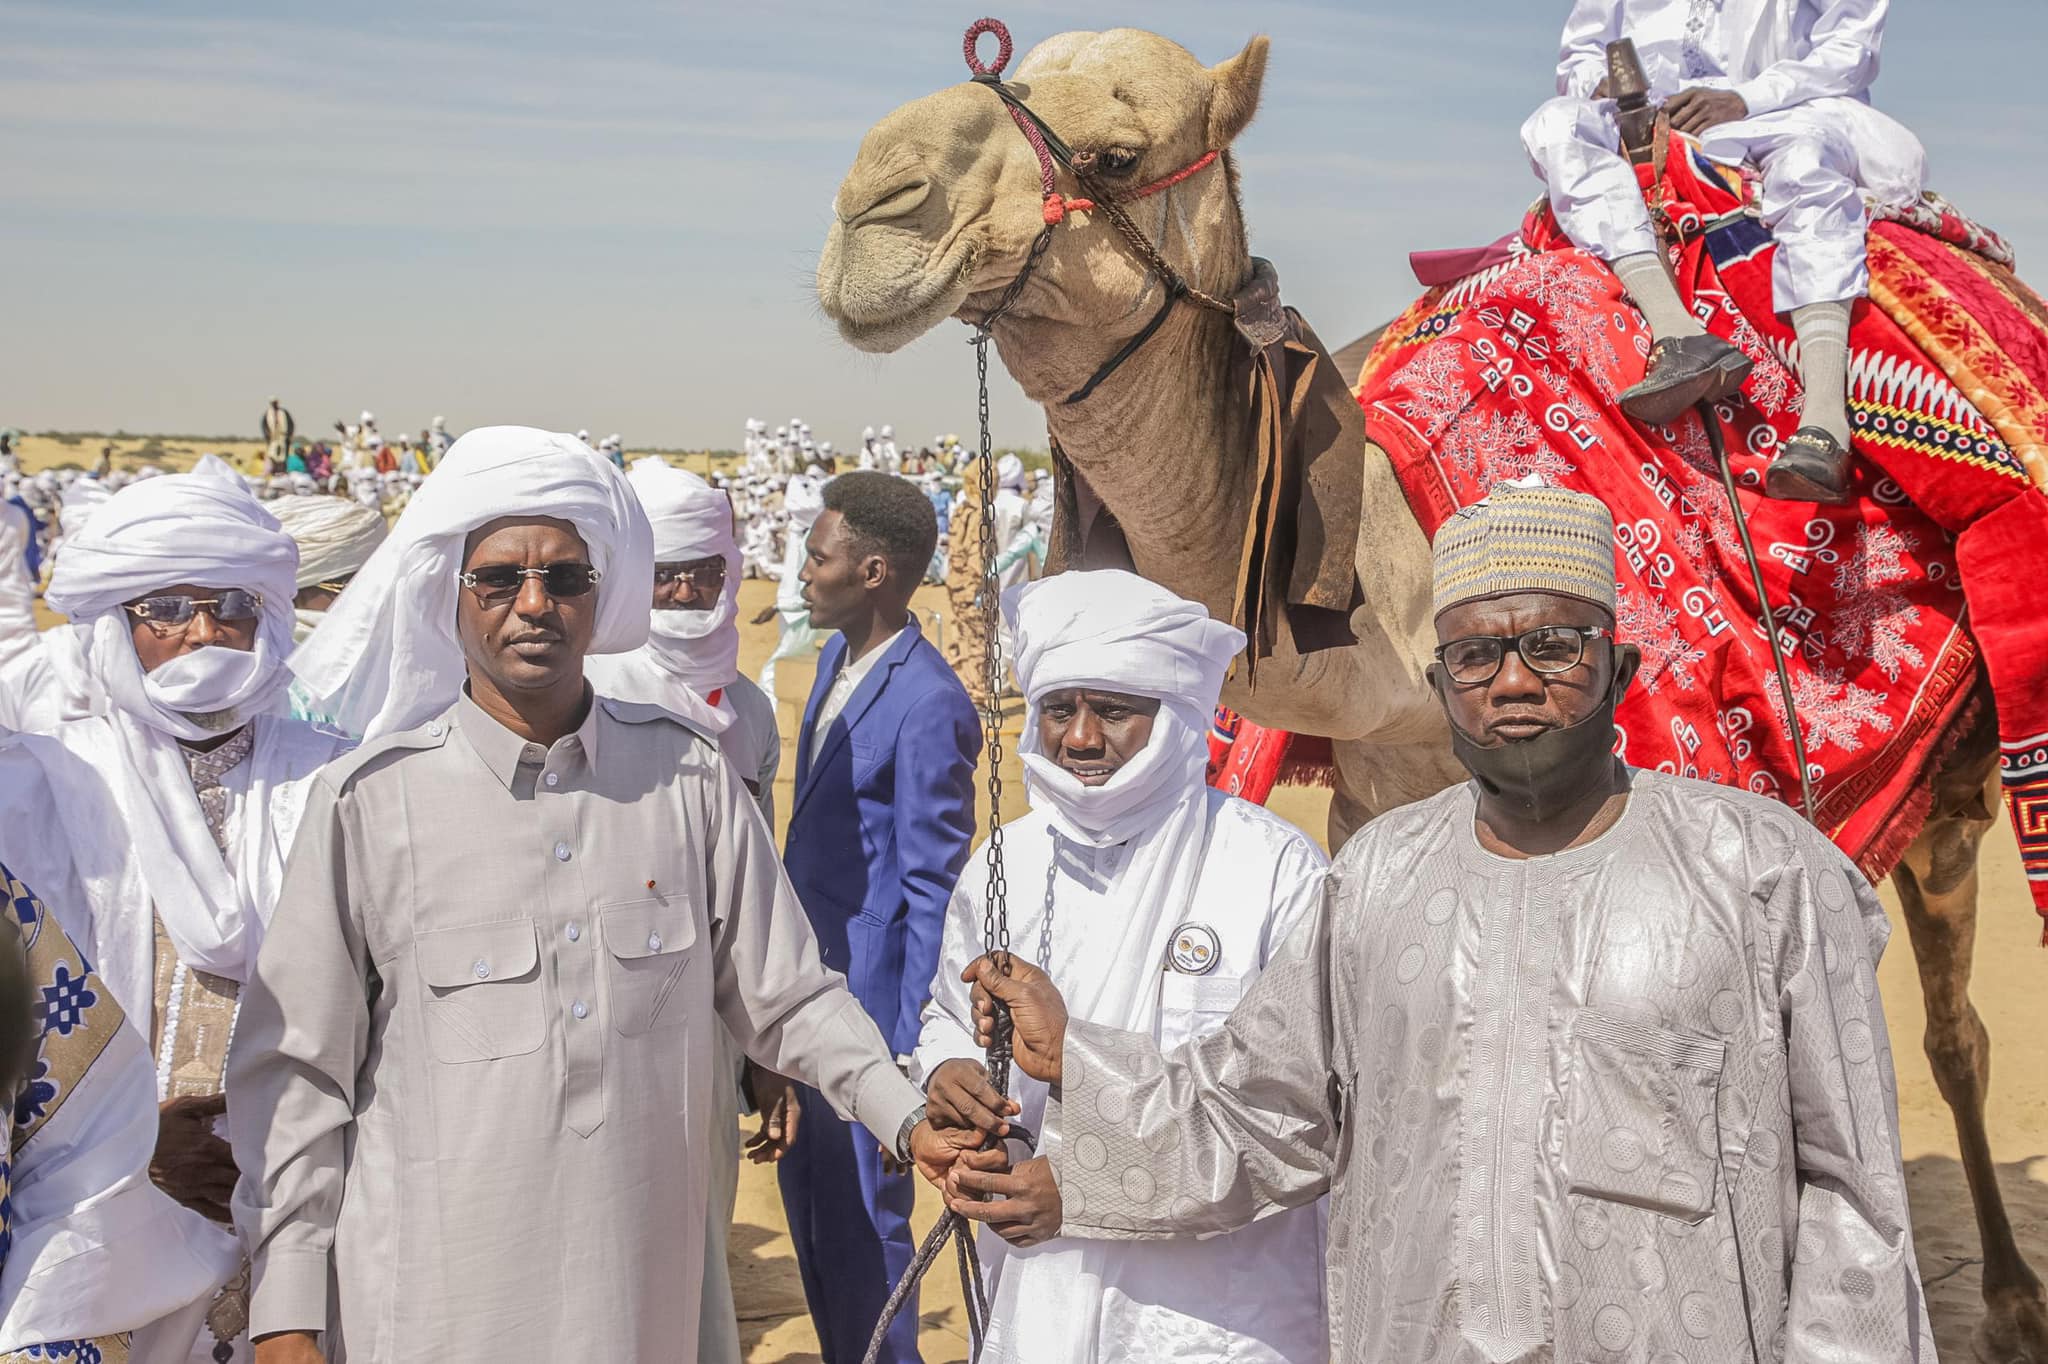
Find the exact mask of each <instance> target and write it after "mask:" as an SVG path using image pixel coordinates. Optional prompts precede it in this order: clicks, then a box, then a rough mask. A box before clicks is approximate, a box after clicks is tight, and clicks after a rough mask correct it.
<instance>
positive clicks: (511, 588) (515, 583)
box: [455, 563, 604, 605]
mask: <svg viewBox="0 0 2048 1364" xmlns="http://www.w3.org/2000/svg"><path fill="white" fill-rule="evenodd" d="M603 576H604V575H603V574H602V573H600V572H598V571H597V570H596V569H595V568H592V567H591V566H590V565H589V564H579V563H560V564H542V565H541V566H540V567H538V568H521V567H520V566H519V565H518V564H485V565H484V566H483V567H482V568H472V569H470V570H469V571H468V572H466V573H458V574H456V575H455V580H456V581H457V582H459V583H461V584H462V585H463V586H464V587H466V588H468V589H469V590H470V591H471V592H474V593H475V594H476V599H477V600H478V601H480V602H483V603H485V604H486V605H492V604H496V603H498V602H508V601H510V600H512V599H513V598H514V597H516V596H518V595H519V589H520V588H521V587H522V586H524V585H525V583H526V580H527V579H528V578H538V579H540V586H541V590H542V591H543V592H546V593H547V594H548V596H550V597H552V598H554V599H555V600H557V601H562V600H565V599H567V598H569V597H580V596H582V595H583V594H584V593H586V592H588V591H590V590H591V589H592V588H594V587H596V586H597V583H598V579H600V578H602V577H603Z"/></svg>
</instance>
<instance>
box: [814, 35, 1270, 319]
mask: <svg viewBox="0 0 2048 1364" xmlns="http://www.w3.org/2000/svg"><path fill="white" fill-rule="evenodd" d="M1266 49H1267V41H1266V39H1265V38H1263V37H1259V38H1254V39H1252V41H1251V42H1250V43H1249V44H1248V45H1247V46H1246V47H1245V49H1244V51H1242V52H1240V53H1238V54H1237V55H1236V56H1235V57H1232V58H1230V59H1229V60H1227V61H1225V62H1222V63H1220V64H1218V65H1216V66H1204V65H1202V63H1200V62H1199V61H1197V60H1195V58H1194V55H1193V54H1192V53H1190V52H1188V50H1187V49H1186V48H1183V47H1181V46H1180V45H1179V44H1177V43H1173V42H1169V41H1168V40H1166V39H1165V38H1161V37H1160V36H1158V35H1157V34H1154V33H1146V32H1143V31H1141V30H1139V29H1129V28H1121V29H1112V30H1110V31H1108V32H1106V33H1063V34H1061V35H1060V36H1058V37H1056V38H1049V39H1047V40H1046V41H1045V42H1043V43H1040V44H1039V45H1038V46H1037V47H1036V48H1034V49H1033V50H1032V51H1031V52H1030V54H1029V55H1027V56H1026V57H1025V58H1024V61H1023V63H1022V64H1021V65H1020V66H1019V67H1018V68H1017V69H1016V71H1015V73H1014V76H1015V79H1014V81H1013V84H1014V85H1015V87H1016V89H1017V91H1018V93H1019V94H1020V95H1021V96H1022V97H1023V98H1024V100H1025V102H1026V103H1028V104H1029V105H1030V106H1031V108H1032V110H1033V112H1035V113H1036V114H1037V115H1038V116H1039V117H1040V118H1041V119H1043V120H1045V122H1046V124H1047V125H1048V126H1050V127H1051V128H1052V129H1053V130H1054V131H1055V132H1057V133H1058V134H1059V135H1060V137H1061V138H1062V139H1064V140H1065V141H1066V143H1067V145H1068V146H1069V147H1071V148H1072V149H1073V150H1074V152H1075V153H1076V154H1077V155H1079V154H1083V153H1094V154H1095V156H1096V163H1095V164H1096V169H1095V172H1094V174H1095V177H1096V179H1097V180H1098V181H1099V182H1100V183H1102V184H1104V185H1107V186H1111V187H1122V188H1125V189H1127V190H1135V189H1137V188H1139V187H1140V186H1143V185H1147V184H1150V183H1152V182H1153V181H1155V180H1158V179H1160V178H1161V177H1163V176H1167V175H1170V174H1172V173H1173V172H1174V171H1176V170H1179V169H1180V168H1182V167H1184V166H1186V165H1188V164H1189V163H1190V162H1192V161H1194V160H1195V159H1196V158H1198V157H1200V156H1201V155H1202V154H1203V153H1204V152H1207V151H1211V150H1217V151H1221V150H1223V149H1226V148H1228V147H1229V146H1230V144H1231V142H1232V141H1233V140H1234V139H1235V138H1236V137H1237V135H1238V134H1239V133H1241V132H1243V131H1244V128H1245V125H1246V124H1248V123H1250V122H1251V119H1252V115H1253V114H1254V113H1255V112H1256V111H1257V109H1258V104H1259V87H1260V85H1261V83H1262V82H1263V80H1264V78H1265V74H1266ZM1059 178H1060V185H1059V188H1060V190H1061V192H1062V193H1064V194H1067V195H1074V194H1076V193H1077V192H1078V190H1077V187H1076V186H1075V185H1074V183H1073V181H1072V179H1071V177H1070V176H1069V175H1068V174H1067V173H1066V172H1065V171H1064V170H1063V171H1061V172H1060V177H1059ZM832 208H833V214H834V220H833V223H832V227H831V230H830V231H829V232H828V233H827V234H826V237H825V251H824V255H823V256H822V258H821V259H820V260H819V262H818V300H819V302H820V303H821V304H823V305H824V309H825V312H826V314H827V315H828V316H830V317H831V318H832V319H833V321H835V322H837V323H838V324H839V330H840V333H841V334H842V335H844V336H845V337H846V339H847V340H848V341H851V342H852V343H853V344H854V345H856V346H858V347H860V348H861V349H862V350H867V351H892V350H896V349H898V348H899V347H902V346H904V345H907V344H909V343H910V342H911V341H914V340H916V339H917V338H918V337H919V336H921V335H923V334H924V333H925V332H927V331H929V330H930V329H931V328H933V327H934V326H936V325H938V323H939V322H941V321H942V320H944V319H945V318H947V317H950V316H953V315H954V314H956V313H962V314H965V315H968V316H970V317H978V316H980V315H982V314H984V313H985V312H986V311H987V310H988V309H990V308H992V307H993V306H994V304H995V301H996V299H997V297H998V295H999V294H1000V293H1001V292H1002V289H1003V287H1004V286H1005V285H1007V284H1008V283H1010V281H1011V280H1013V279H1014V278H1016V276H1017V274H1018V272H1019V271H1021V270H1022V269H1023V267H1024V261H1025V257H1026V254H1027V253H1028V252H1029V250H1030V247H1031V243H1032V240H1033V239H1034V238H1035V237H1037V236H1038V234H1039V232H1040V230H1041V229H1042V228H1043V227H1044V225H1045V219H1044V216H1043V212H1042V207H1041V198H1040V184H1039V165H1038V158H1037V157H1036V156H1035V155H1034V154H1033V152H1032V150H1031V146H1030V144H1029V143H1028V142H1027V141H1026V140H1025V138H1024V135H1023V133H1021V132H1020V131H1019V130H1018V128H1017V126H1016V124H1015V123H1013V122H1012V121H1011V119H1010V114H1009V111H1008V108H1007V106H1005V105H1004V103H1003V101H1002V100H1001V99H1000V98H998V97H997V95H996V93H995V92H994V91H993V90H989V89H985V88H983V87H982V86H980V85H976V84H972V83H968V82H963V83H961V84H959V85H956V86H953V87H951V88H949V89H946V90H941V91H940V92H939V93H937V94H935V95H927V96H926V97H925V98H923V99H920V100H916V101H914V102H912V103H910V104H906V105H904V106H903V107H902V108H901V109H898V110H897V111H896V112H895V113H893V114H890V115H889V116H888V117H887V118H885V119H883V120H882V121H881V122H880V123H878V124H876V125H875V126H874V128H873V129H871V130H870V131H869V132H868V135H867V137H866V138H865V139H864V140H863V141H862V142H861V147H860V155H859V156H857V157H856V158H855V159H854V163H853V169H852V170H850V171H848V172H847V175H846V179H845V181H844V182H843V183H841V185H840V186H839V194H838V197H837V198H836V199H835V200H834V201H833V205H832ZM1131 211H1132V214H1133V217H1134V218H1135V219H1136V221H1137V223H1138V225H1139V227H1140V228H1141V229H1143V230H1144V231H1145V232H1146V233H1147V234H1148V235H1149V236H1151V237H1152V238H1153V239H1154V240H1155V241H1157V242H1158V243H1159V245H1160V248H1161V250H1162V251H1163V252H1164V253H1165V254H1166V256H1167V258H1168V259H1169V260H1171V261H1172V262H1173V263H1174V265H1175V266H1176V268H1178V269H1180V270H1181V271H1182V273H1184V274H1185V275H1186V276H1187V277H1188V280H1189V282H1190V283H1192V284H1194V285H1196V286H1197V287H1199V288H1204V289H1207V290H1210V291H1212V292H1217V291H1223V292H1227V291H1228V290H1230V289H1232V288H1234V287H1235V286H1236V285H1237V284H1238V283H1239V276H1240V274H1241V272H1242V270H1243V265H1244V262H1243V256H1244V240H1243V237H1244V234H1243V223H1242V219H1241V217H1240V215H1239V213H1238V210H1237V203H1236V194H1235V186H1234V185H1233V184H1232V172H1231V170H1230V168H1229V164H1228V160H1227V158H1225V159H1219V161H1218V162H1217V163H1216V164H1215V165H1214V166H1212V167H1211V168H1210V169H1208V170H1205V171H1203V172H1201V173H1200V174H1198V175H1195V176H1192V177H1190V178H1189V179H1188V180H1187V181H1186V182H1185V183H1184V184H1182V185H1180V186H1179V187H1177V188H1175V189H1174V190H1173V191H1172V192H1171V193H1170V194H1161V195H1157V196H1155V197H1153V198H1151V199H1147V200H1145V201H1143V202H1142V203H1140V204H1134V205H1132V206H1131ZM1144 285H1145V270H1144V267H1143V266H1142V265H1141V264H1140V263H1139V262H1138V261H1137V259H1136V258H1135V257H1134V256H1133V255H1132V254H1131V253H1130V252H1129V250H1128V249H1126V248H1124V247H1123V246H1122V245H1120V244H1119V242H1118V240H1117V238H1116V233H1115V229H1114V228H1113V227H1112V226H1111V225H1110V224H1109V222H1108V221H1107V220H1106V219H1105V217H1104V215H1102V214H1099V213H1091V214H1075V215H1072V216H1070V217H1069V218H1068V219H1067V221H1066V222H1065V223H1064V224H1063V225H1062V226H1061V227H1059V228H1058V229H1057V230H1056V231H1055V232H1054V234H1053V241H1052V244H1051V247H1050V249H1049V250H1048V251H1047V252H1046V255H1045V258H1044V259H1043V260H1042V261H1041V262H1040V264H1039V266H1038V269H1037V272H1036V274H1035V276H1034V278H1033V281H1032V284H1031V286H1030V287H1029V288H1027V289H1026V290H1025V291H1024V294H1023V296H1022V297H1021V298H1020V299H1019V300H1018V302H1017V305H1016V315H1017V316H1020V317H1025V316H1036V317H1041V318H1050V319H1054V320H1071V321H1074V322H1080V323H1088V324H1093V325H1098V326H1108V327H1114V325H1115V324H1116V322H1117V320H1118V319H1120V318H1123V317H1125V316H1127V315H1133V314H1136V315H1137V320H1138V321H1140V322H1141V321H1142V314H1139V313H1138V310H1139V309H1141V308H1145V307H1146V306H1147V305H1146V304H1145V301H1144V294H1145V287H1144ZM1156 303H1157V300H1156V297H1155V298H1154V299H1153V301H1152V304H1151V306H1156ZM1135 325H1136V322H1134V323H1133V324H1132V326H1133V327H1135Z"/></svg>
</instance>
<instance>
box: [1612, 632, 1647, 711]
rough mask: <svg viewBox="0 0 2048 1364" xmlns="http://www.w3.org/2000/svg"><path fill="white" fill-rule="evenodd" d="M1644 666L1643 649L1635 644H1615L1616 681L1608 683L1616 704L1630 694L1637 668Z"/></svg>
mask: <svg viewBox="0 0 2048 1364" xmlns="http://www.w3.org/2000/svg"><path fill="white" fill-rule="evenodd" d="M1642 666H1643V651H1642V650H1641V649H1638V648H1637V647H1636V646H1635V645H1633V644H1617V645H1615V646H1614V681H1613V682H1612V683H1610V684H1609V685H1608V689H1607V694H1608V696H1610V697H1612V698H1613V700H1614V704H1615V705H1617V706H1618V705H1620V704H1621V698H1622V697H1624V696H1626V695H1628V689H1629V684H1630V683H1632V682H1634V681H1635V680H1636V670H1637V669H1639V668H1641V667H1642Z"/></svg>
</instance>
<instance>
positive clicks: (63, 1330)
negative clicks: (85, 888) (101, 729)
mask: <svg viewBox="0 0 2048 1364" xmlns="http://www.w3.org/2000/svg"><path fill="white" fill-rule="evenodd" d="M50 799H51V796H50V790H49V786H48V784H47V783H46V781H45V780H44V778H43V774H42V770H41V768H40V767H39V766H38V764H37V763H36V761H35V759H34V758H32V757H30V756H29V755H28V754H26V753H24V752H23V751H22V750H21V749H20V748H19V747H11V748H10V747H4V746H0V828H4V829H12V828H15V827H17V826H16V823H15V821H16V820H17V819H19V818H27V819H31V820H32V819H33V818H34V816H33V814H30V813H27V812H32V811H34V810H36V809H37V808H38V807H39V806H46V805H47V804H48V803H49V802H50ZM14 842H15V839H14V837H13V836H12V835H11V834H0V858H4V859H11V858H12V857H13V855H14V849H13V845H14ZM45 860H46V861H47V862H51V863H52V864H53V865H54V861H55V860H54V859H45ZM0 885H4V887H5V889H6V892H7V899H6V901H5V903H4V904H0V1070H4V1072H5V1073H4V1074H0V1088H4V1092H6V1093H7V1094H8V1095H10V1096H11V1099H10V1102H9V1104H8V1109H7V1112H8V1115H9V1120H8V1123H7V1142H6V1147H5V1152H4V1158H0V1190H4V1193H5V1196H4V1197H0V1359H6V1360H10V1361H17V1360H18V1361H27V1360H59V1359H64V1360H73V1361H80V1362H81V1364H90V1362H91V1361H95V1360H100V1361H106V1362H107V1364H113V1362H114V1361H127V1364H145V1361H173V1362H174V1364H175V1362H177V1361H183V1360H184V1359H185V1358H186V1357H187V1355H188V1353H189V1352H190V1350H191V1347H192V1338H193V1330H194V1329H196V1327H197V1326H198V1323H197V1322H196V1321H180V1320H178V1318H179V1316H180V1314H181V1313H182V1311H183V1309H184V1308H185V1307H186V1306H187V1305H188V1304H190V1303H193V1302H198V1301H203V1300H206V1299H208V1298H211V1297H212V1295H213V1293H214V1291H215V1290H216V1289H218V1288H219V1287H220V1285H221V1284H222V1283H223V1282H225V1281H226V1279H227V1277H228V1275H229V1274H230V1273H231V1272H233V1270H234V1268H235V1259H236V1257H235V1254H234V1248H233V1245H232V1244H231V1243H225V1242H223V1241H222V1240H221V1238H220V1237H219V1235H218V1234H217V1233H216V1232H215V1231H214V1230H213V1229H212V1228H210V1227H209V1226H208V1225H207V1223H206V1220H205V1219H204V1218H202V1217H201V1216H200V1215H199V1214H198V1213H196V1212H193V1211H191V1210H189V1209H186V1208H181V1207H179V1206H178V1204H177V1203H175V1202H174V1201H172V1200H171V1198H170V1197H169V1196H168V1195H166V1194H165V1193H164V1192H163V1191H162V1190H161V1189H159V1188H157V1187H156V1186H155V1185H154V1184H152V1183H150V1178H149V1165H150V1159H151V1157H152V1155H153V1154H154V1151H155V1148H156V1140H157V1107H156V1082H155V1075H154V1070H155V1068H154V1067H153V1066H152V1065H151V1064H150V1058H149V1051H148V1049H147V1048H146V1047H145V1046H144V1045H143V1042H142V1038H141V1037H140V1036H139V1035H138V1034H137V1033H136V1031H135V1030H134V1029H133V1028H130V1027H128V1026H127V1025H126V1020H125V1019H124V1018H123V1016H122V1012H121V1006H120V1004H119V1003H117V1002H116V1001H115V999H114V996H113V992H112V991H110V990H108V989H107V987H106V984H105V982H104V981H102V980H101V979H100V978H99V976H98V975H97V974H95V973H94V972H93V970H92V968H91V965H90V963H89V962H88V961H87V960H86V956H85V953H83V952H81V951H80V950H79V948H78V946H77V944H76V943H74V942H72V940H71V938H70V937H69V935H68V934H67V933H66V932H65V930H64V926H63V923H62V922H61V921H60V918H59V917H58V916H56V915H54V914H52V913H51V910H50V906H51V905H53V904H59V903H62V902H63V899H64V898H65V897H73V898H75V897H79V896H81V895H82V894H83V892H82V890H81V888H80V886H79V884H78V882H77V880H76V878H75V877H69V876H67V877H66V878H65V879H64V880H63V881H62V882H60V883H59V884H57V885H55V886H52V887H50V888H49V892H48V893H49V895H50V896H51V898H50V899H49V900H44V899H42V898H41V897H42V895H43V893H44V889H43V888H42V887H39V886H31V885H29V884H28V883H26V882H25V881H23V880H21V879H20V878H19V877H18V876H17V875H16V874H15V873H14V871H13V869H12V868H11V866H9V865H7V863H6V862H0ZM174 1330H181V1331H182V1334H175V1335H174Z"/></svg>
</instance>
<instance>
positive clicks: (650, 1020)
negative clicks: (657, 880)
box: [592, 894, 697, 1037]
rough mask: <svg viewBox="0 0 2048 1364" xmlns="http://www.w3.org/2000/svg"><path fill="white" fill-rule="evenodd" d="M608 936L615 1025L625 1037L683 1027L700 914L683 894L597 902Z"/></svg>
mask: <svg viewBox="0 0 2048 1364" xmlns="http://www.w3.org/2000/svg"><path fill="white" fill-rule="evenodd" d="M592 913H593V917H595V918H596V920H597V924H598V932H599V933H600V934H602V935H603V940H604V959H605V989H606V990H607V991H608V992H609V1000H610V1009H611V1016H612V1026H613V1027H614V1028H616V1029H617V1030H618V1032H619V1034H620V1036H622V1037H637V1036H639V1035H640V1034H642V1033H648V1032H653V1031H654V1030H656V1029H657V1028H673V1027H677V1026H680V1025H681V1024H682V1023H684V1022H685V1021H687V1020H688V1018H689V1009H688V1008H687V1007H686V1006H685V1004H686V996H685V994H684V977H685V976H686V975H687V974H688V972H689V967H690V963H691V959H692V957H693V956H694V955H695V953H694V950H693V949H694V948H695V947H696V943H697V919H696V915H695V914H693V913H691V909H690V902H689V900H688V899H687V898H685V897H684V896H682V895H679V894H670V895H666V896H662V897H659V898H652V899H645V900H631V901H628V902H626V903H624V904H617V905H606V906H594V907H593V911H592Z"/></svg>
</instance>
